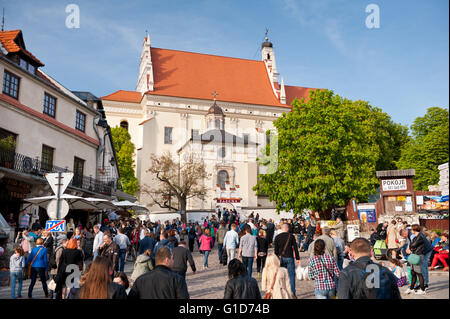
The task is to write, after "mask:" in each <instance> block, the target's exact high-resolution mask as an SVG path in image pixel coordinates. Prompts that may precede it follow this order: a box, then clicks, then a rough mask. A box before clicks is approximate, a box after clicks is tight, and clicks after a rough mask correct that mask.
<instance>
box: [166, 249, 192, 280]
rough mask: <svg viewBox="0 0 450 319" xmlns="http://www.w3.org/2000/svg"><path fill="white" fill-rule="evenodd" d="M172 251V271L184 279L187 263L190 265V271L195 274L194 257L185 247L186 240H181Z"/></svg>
mask: <svg viewBox="0 0 450 319" xmlns="http://www.w3.org/2000/svg"><path fill="white" fill-rule="evenodd" d="M172 253H173V266H172V271H174V272H176V273H178V274H179V275H180V276H181V277H183V278H184V279H186V271H187V263H188V262H189V265H190V266H191V269H192V272H193V273H194V274H195V273H196V271H197V269H196V268H195V262H194V258H192V254H191V252H190V251H189V249H187V248H186V242H184V241H182V242H180V243H179V245H178V247H175V248H174V249H173V250H172Z"/></svg>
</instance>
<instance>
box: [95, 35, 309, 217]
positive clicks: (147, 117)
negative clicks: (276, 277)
mask: <svg viewBox="0 0 450 319" xmlns="http://www.w3.org/2000/svg"><path fill="white" fill-rule="evenodd" d="M261 57H262V59H261V60H259V61H258V60H247V59H239V58H232V57H223V56H214V55H208V54H201V53H193V52H185V51H177V50H169V49H160V48H155V47H152V46H151V43H150V36H149V35H147V37H146V38H145V40H144V43H143V48H142V55H141V61H140V67H139V76H138V82H137V86H136V91H124V90H119V91H117V92H114V93H112V94H109V95H107V96H104V97H102V98H101V99H102V102H103V106H104V109H105V113H106V117H107V120H108V123H110V125H111V126H112V127H115V126H123V127H125V128H127V129H128V131H129V133H130V135H131V140H132V142H133V143H134V144H135V146H136V154H135V161H136V176H137V178H138V179H139V182H140V184H141V185H150V184H151V183H152V176H151V174H149V173H147V172H146V170H147V169H148V167H149V163H150V156H151V154H156V155H161V154H163V153H165V152H167V151H169V152H170V153H171V154H172V155H173V156H174V157H179V159H180V160H183V157H184V156H185V154H189V153H194V154H196V155H197V156H200V157H201V158H202V159H203V160H204V161H205V163H206V166H207V170H208V173H210V175H211V177H210V178H209V180H205V181H203V183H204V185H205V186H206V187H207V188H208V190H209V191H208V196H207V197H206V199H205V200H204V201H201V200H198V199H191V200H189V201H188V207H187V209H188V210H193V211H195V210H199V211H201V210H204V211H207V210H215V209H216V207H219V206H224V205H226V206H227V207H230V208H231V207H234V208H237V209H238V210H241V209H242V211H243V212H244V214H246V213H245V212H246V211H255V213H256V212H258V211H260V210H270V211H274V209H273V207H274V205H272V204H271V203H270V202H269V201H268V197H265V196H256V194H255V191H253V189H252V188H253V187H254V186H255V185H256V182H257V177H258V174H262V173H265V167H263V166H261V165H258V162H257V160H256V158H257V157H258V156H259V155H260V154H261V149H262V148H264V147H265V146H266V143H267V134H266V132H267V131H268V130H271V129H273V128H274V126H273V121H274V120H276V119H277V118H278V117H280V116H282V114H283V113H284V112H289V111H290V104H291V102H292V100H293V99H294V98H296V97H297V98H299V99H301V98H307V96H308V93H309V91H310V90H311V89H310V88H304V87H296V86H288V85H285V84H284V81H283V79H282V78H281V83H279V81H280V80H279V77H280V75H279V73H278V71H277V66H276V63H275V54H274V50H273V45H272V43H271V42H269V41H268V39H267V37H266V41H265V42H264V43H262V46H261ZM138 198H139V201H140V202H141V203H143V204H147V205H149V204H150V199H149V198H148V197H147V196H146V195H145V194H143V193H142V194H139V195H138ZM148 207H149V209H150V211H151V212H156V213H157V212H162V209H161V208H159V207H158V206H151V205H149V206H148ZM260 215H261V213H260Z"/></svg>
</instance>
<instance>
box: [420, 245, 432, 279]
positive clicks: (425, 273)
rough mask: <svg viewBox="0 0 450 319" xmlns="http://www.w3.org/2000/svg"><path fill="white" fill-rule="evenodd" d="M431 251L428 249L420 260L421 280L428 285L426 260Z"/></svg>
mask: <svg viewBox="0 0 450 319" xmlns="http://www.w3.org/2000/svg"><path fill="white" fill-rule="evenodd" d="M432 252H433V251H430V252H429V253H427V254H425V255H423V261H422V275H423V282H424V285H425V286H428V262H429V261H430V257H431V253H432Z"/></svg>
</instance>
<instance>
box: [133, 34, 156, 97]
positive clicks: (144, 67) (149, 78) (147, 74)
mask: <svg viewBox="0 0 450 319" xmlns="http://www.w3.org/2000/svg"><path fill="white" fill-rule="evenodd" d="M153 84H154V80H153V65H152V55H151V52H150V35H149V34H148V33H147V36H146V37H145V40H144V43H143V45H142V53H141V62H140V64H139V78H138V83H137V86H136V91H137V92H141V94H144V93H145V92H147V91H153Z"/></svg>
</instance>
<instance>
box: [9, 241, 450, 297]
mask: <svg viewBox="0 0 450 319" xmlns="http://www.w3.org/2000/svg"><path fill="white" fill-rule="evenodd" d="M193 256H194V260H195V264H196V266H197V273H196V274H195V275H194V274H193V273H192V270H191V269H190V267H189V268H188V272H187V274H186V283H187V286H188V291H189V295H190V297H191V298H192V299H222V298H223V294H224V289H225V284H226V282H227V267H224V266H223V265H221V264H219V260H218V253H217V248H215V249H214V250H213V251H212V253H211V254H210V256H209V262H208V263H209V268H208V269H207V270H201V268H202V265H203V255H201V254H200V253H199V252H198V251H197V248H195V251H194V253H193ZM307 263H308V256H307V254H306V253H301V265H302V267H305V266H306V265H307ZM253 267H254V268H253V277H254V278H256V262H254V264H253ZM132 271H133V263H132V262H127V263H126V265H125V272H126V273H127V275H131V272H132ZM258 283H259V286H260V288H261V280H258ZM29 284H30V280H25V281H24V283H23V289H22V296H23V297H24V298H25V299H27V292H28V286H29ZM429 286H430V288H429V290H428V292H427V294H426V295H425V296H418V295H414V294H412V295H405V294H404V293H403V291H404V290H405V289H406V287H402V288H401V292H402V297H403V298H404V299H448V298H449V276H448V272H447V273H443V272H437V271H434V272H432V274H431V275H430V284H429ZM263 293H264V292H261V294H263ZM296 293H297V297H298V298H299V299H313V298H314V282H313V281H299V280H297V279H296ZM10 298H11V294H10V287H0V299H10ZM33 298H36V299H41V298H44V292H43V289H42V284H41V282H40V281H39V280H38V281H37V282H36V285H35V286H34V291H33Z"/></svg>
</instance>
